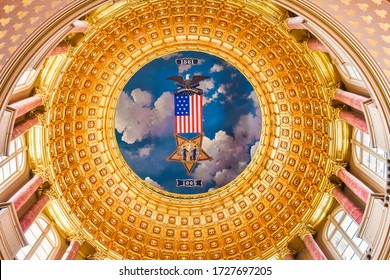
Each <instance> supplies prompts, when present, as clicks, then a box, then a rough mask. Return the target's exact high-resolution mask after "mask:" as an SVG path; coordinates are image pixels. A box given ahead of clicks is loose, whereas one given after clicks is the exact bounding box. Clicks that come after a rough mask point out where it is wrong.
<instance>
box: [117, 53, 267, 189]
mask: <svg viewBox="0 0 390 280" xmlns="http://www.w3.org/2000/svg"><path fill="white" fill-rule="evenodd" d="M261 124H262V121H261V112H260V105H259V101H258V97H257V96H256V94H255V92H254V90H253V87H252V86H251V84H250V83H249V82H248V80H247V79H246V78H245V77H244V76H243V75H242V74H241V73H240V72H239V71H238V70H237V69H236V68H235V67H233V66H232V65H231V64H229V63H227V62H226V61H224V60H222V59H221V58H218V57H216V56H213V55H210V54H206V53H203V52H196V51H182V52H177V53H171V54H169V55H166V56H163V57H161V58H158V59H155V60H153V61H151V62H150V63H148V64H147V65H145V66H144V67H142V68H141V69H140V70H139V71H138V72H137V73H135V74H134V76H132V78H131V79H130V80H129V81H128V83H127V84H126V86H125V87H124V89H123V91H122V93H121V94H120V96H119V99H118V103H117V107H116V114H115V134H116V139H117V141H118V146H119V149H120V151H121V153H122V156H123V158H124V159H125V161H126V162H127V164H128V165H129V166H130V168H131V169H132V170H133V171H134V172H135V173H136V174H137V175H138V176H139V177H140V178H142V179H143V180H144V181H145V182H147V183H149V184H150V185H153V186H155V187H157V188H160V189H163V190H165V191H168V192H171V193H176V194H200V193H205V192H208V191H212V190H215V189H218V188H219V187H222V186H224V185H226V184H228V183H229V182H231V181H232V180H234V179H235V178H236V177H237V176H238V175H239V174H240V173H241V172H242V171H243V170H244V169H245V167H246V166H247V165H248V164H249V162H250V161H251V158H252V156H253V155H254V154H255V151H256V148H257V145H258V143H259V139H260V133H261Z"/></svg>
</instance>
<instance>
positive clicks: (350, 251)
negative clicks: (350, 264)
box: [343, 247, 355, 260]
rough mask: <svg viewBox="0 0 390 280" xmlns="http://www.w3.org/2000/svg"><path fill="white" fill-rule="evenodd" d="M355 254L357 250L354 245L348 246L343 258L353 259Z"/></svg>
mask: <svg viewBox="0 0 390 280" xmlns="http://www.w3.org/2000/svg"><path fill="white" fill-rule="evenodd" d="M354 255H355V252H354V250H353V249H352V247H348V248H347V249H346V250H345V252H344V254H343V260H351V259H352V258H353V256H354Z"/></svg>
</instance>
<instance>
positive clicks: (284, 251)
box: [279, 246, 295, 260]
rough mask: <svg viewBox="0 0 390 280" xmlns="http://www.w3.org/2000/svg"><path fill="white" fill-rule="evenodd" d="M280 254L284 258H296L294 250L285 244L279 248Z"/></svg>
mask: <svg viewBox="0 0 390 280" xmlns="http://www.w3.org/2000/svg"><path fill="white" fill-rule="evenodd" d="M279 255H280V257H281V258H282V259H283V260H295V257H294V251H293V250H291V249H290V248H288V246H285V247H283V248H281V249H280V250H279Z"/></svg>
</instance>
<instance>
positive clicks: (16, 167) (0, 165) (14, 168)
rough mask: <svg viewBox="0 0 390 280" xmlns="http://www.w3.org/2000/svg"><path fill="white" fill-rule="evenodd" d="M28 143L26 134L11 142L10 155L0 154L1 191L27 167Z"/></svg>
mask: <svg viewBox="0 0 390 280" xmlns="http://www.w3.org/2000/svg"><path fill="white" fill-rule="evenodd" d="M26 150H27V147H26V143H25V139H24V136H23V135H22V136H20V137H18V138H16V139H14V140H13V141H12V142H11V143H10V150H9V156H0V192H2V191H3V190H4V189H6V188H7V186H8V185H9V183H10V181H11V180H15V179H16V178H17V177H18V176H19V175H21V174H22V173H23V170H24V169H25V167H26Z"/></svg>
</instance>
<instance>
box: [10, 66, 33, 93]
mask: <svg viewBox="0 0 390 280" xmlns="http://www.w3.org/2000/svg"><path fill="white" fill-rule="evenodd" d="M37 72H38V71H37V70H35V69H33V68H28V69H27V70H26V71H24V72H23V74H22V75H21V76H20V78H19V80H18V82H17V83H16V87H15V90H14V92H17V91H19V90H20V89H21V88H25V87H29V86H30V85H31V84H32V83H33V81H34V79H35V77H36V74H37Z"/></svg>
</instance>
